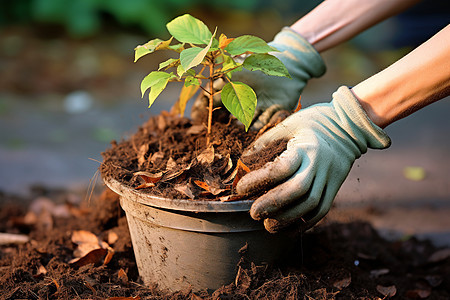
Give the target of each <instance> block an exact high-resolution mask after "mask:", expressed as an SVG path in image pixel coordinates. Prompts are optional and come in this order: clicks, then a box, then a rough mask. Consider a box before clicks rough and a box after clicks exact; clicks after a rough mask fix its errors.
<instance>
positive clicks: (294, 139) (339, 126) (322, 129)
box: [236, 87, 391, 232]
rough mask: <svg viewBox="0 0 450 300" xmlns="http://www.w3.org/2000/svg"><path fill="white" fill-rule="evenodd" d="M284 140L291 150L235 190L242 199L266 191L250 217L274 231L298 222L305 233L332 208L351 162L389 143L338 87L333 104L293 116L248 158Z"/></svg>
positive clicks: (351, 97) (352, 98)
mask: <svg viewBox="0 0 450 300" xmlns="http://www.w3.org/2000/svg"><path fill="white" fill-rule="evenodd" d="M283 139H288V140H289V142H288V144H287V149H286V150H285V151H284V152H283V153H282V154H280V155H279V156H278V157H277V158H276V159H275V160H274V161H273V162H269V163H267V164H265V165H264V166H263V167H262V168H261V169H258V170H255V171H253V172H250V173H248V174H246V175H245V176H244V177H242V179H241V180H240V181H239V182H238V184H237V187H236V188H237V192H238V193H239V194H244V195H245V194H250V193H252V192H253V191H255V190H268V191H267V193H265V194H264V195H262V196H261V197H260V198H258V199H257V200H256V201H255V202H254V203H253V205H252V207H251V210H250V214H251V216H252V218H254V219H256V220H261V219H264V226H265V227H266V229H267V230H268V231H270V232H276V231H278V230H279V229H280V228H282V227H285V226H287V225H290V224H292V223H294V222H301V223H299V224H301V227H302V228H303V229H304V230H306V229H308V228H310V227H312V226H313V225H314V224H315V223H317V222H318V221H319V220H320V219H321V218H322V217H324V216H325V214H326V213H327V212H328V210H329V209H330V207H331V204H332V202H333V199H334V197H335V196H336V194H337V192H338V190H339V188H340V186H341V185H342V183H343V182H344V180H345V178H346V177H347V175H348V173H349V171H350V168H351V166H352V164H353V162H354V161H355V160H356V159H357V158H359V157H360V156H361V154H363V153H365V152H366V151H367V148H374V149H384V148H387V147H389V146H390V143H391V140H390V138H389V137H388V136H387V134H386V133H385V132H384V131H383V130H382V129H381V128H380V127H378V126H377V125H375V124H374V123H373V122H372V121H371V120H370V119H369V117H368V116H367V115H366V113H365V111H364V109H363V108H362V107H361V105H360V104H359V102H358V100H357V99H356V98H355V96H354V95H353V93H352V92H351V91H350V90H349V89H348V88H347V87H340V88H339V89H338V90H337V91H336V92H335V93H334V94H333V100H332V101H331V102H330V103H324V104H317V105H314V106H311V107H309V108H306V109H303V110H300V111H298V112H296V113H294V114H292V115H291V116H290V117H288V118H287V119H285V120H284V121H283V122H281V123H280V124H278V125H277V126H275V127H274V128H272V129H270V130H269V131H267V132H266V133H264V134H263V135H262V136H261V137H260V138H258V139H257V140H256V141H255V143H254V144H253V145H252V146H251V147H250V148H249V149H248V150H247V151H246V152H245V153H244V156H246V155H252V154H255V153H258V152H260V151H264V149H265V147H267V145H269V144H270V143H271V142H273V141H277V140H283Z"/></svg>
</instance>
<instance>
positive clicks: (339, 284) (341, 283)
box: [333, 274, 352, 290]
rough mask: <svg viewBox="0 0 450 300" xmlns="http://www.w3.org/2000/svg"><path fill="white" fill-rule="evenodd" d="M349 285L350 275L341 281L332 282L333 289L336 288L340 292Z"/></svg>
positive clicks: (350, 281)
mask: <svg viewBox="0 0 450 300" xmlns="http://www.w3.org/2000/svg"><path fill="white" fill-rule="evenodd" d="M350 283H352V277H351V275H350V274H348V276H347V277H345V278H343V279H341V280H338V281H336V282H334V283H333V286H334V287H335V288H337V289H338V290H342V289H343V288H346V287H348V286H349V285H350Z"/></svg>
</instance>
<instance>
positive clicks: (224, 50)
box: [134, 14, 291, 145]
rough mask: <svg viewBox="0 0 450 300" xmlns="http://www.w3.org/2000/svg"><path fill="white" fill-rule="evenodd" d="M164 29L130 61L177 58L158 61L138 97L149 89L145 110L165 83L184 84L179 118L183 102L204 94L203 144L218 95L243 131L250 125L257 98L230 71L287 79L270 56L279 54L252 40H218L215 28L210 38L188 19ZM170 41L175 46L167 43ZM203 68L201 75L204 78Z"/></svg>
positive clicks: (203, 28) (223, 37)
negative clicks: (164, 55)
mask: <svg viewBox="0 0 450 300" xmlns="http://www.w3.org/2000/svg"><path fill="white" fill-rule="evenodd" d="M166 27H167V29H168V31H169V33H170V34H171V35H172V36H171V37H170V39H168V40H161V39H154V40H151V41H149V42H147V43H146V44H144V45H140V46H137V47H136V48H135V60H134V61H135V62H136V61H137V60H138V59H139V58H141V57H142V56H144V55H147V54H149V53H153V52H155V51H157V50H171V51H174V52H175V53H177V54H179V57H178V58H170V59H168V60H166V61H164V62H161V63H160V64H159V69H158V71H153V72H151V73H150V74H148V75H147V76H146V77H145V78H144V79H143V80H142V83H141V93H142V97H144V95H145V93H146V92H147V91H148V90H149V89H150V91H149V94H148V99H149V107H150V106H151V105H152V104H153V102H154V101H155V99H156V98H157V97H158V96H159V94H160V93H161V92H162V91H163V90H164V89H165V88H166V86H167V83H168V82H169V81H184V86H183V88H182V90H181V93H180V98H179V100H178V102H177V103H176V105H177V107H178V109H177V110H178V112H180V114H183V113H184V109H185V107H186V103H187V101H188V100H189V99H190V98H192V97H193V96H194V94H195V93H196V92H197V90H198V89H199V88H201V89H203V90H204V91H205V92H206V93H207V95H208V98H209V105H208V108H207V109H208V124H207V145H209V139H210V134H211V124H212V113H213V98H214V95H215V94H217V93H220V95H221V101H222V103H223V105H224V106H225V108H226V109H228V111H229V112H230V113H231V114H233V115H234V116H235V117H236V118H237V119H238V120H239V121H241V122H242V123H243V124H244V125H245V130H246V131H247V130H248V128H249V127H250V124H251V122H252V119H253V115H254V113H255V109H256V103H257V99H256V94H255V92H254V90H253V89H252V88H251V87H249V86H248V85H246V84H245V83H242V82H239V81H234V80H232V73H233V72H236V71H242V70H243V68H245V69H247V70H249V71H255V70H259V71H262V72H263V73H265V74H267V75H274V76H284V77H288V78H291V77H290V75H289V72H288V71H287V69H286V67H285V66H284V65H283V63H282V62H281V61H280V60H279V59H278V58H276V57H275V56H273V55H271V54H269V52H274V51H278V50H277V49H275V48H273V47H271V46H269V45H268V44H267V43H266V42H265V41H263V40H262V39H260V38H258V37H256V36H251V35H243V36H240V37H237V38H228V37H227V36H226V35H224V34H220V36H219V38H218V39H217V38H216V33H217V27H216V29H215V30H214V33H211V31H210V30H209V29H208V27H207V26H206V25H205V24H204V23H203V22H202V21H200V20H198V19H196V18H194V17H192V16H191V15H189V14H185V15H183V16H180V17H177V18H175V19H174V20H172V21H170V22H169V23H168V24H167V25H166ZM174 38H175V39H176V40H178V41H179V42H180V43H176V44H172V41H173V39H174ZM243 58H245V59H244V60H243ZM242 60H243V61H242ZM170 69H172V71H171V72H169V70H170ZM205 69H206V70H207V74H206V75H204V74H203V73H204V71H205ZM219 78H222V79H223V80H224V81H225V82H227V83H226V84H225V85H224V86H223V88H222V90H220V91H214V88H213V83H214V81H215V80H217V79H219ZM203 81H206V84H207V85H209V89H208V88H207V87H204V86H202V83H203Z"/></svg>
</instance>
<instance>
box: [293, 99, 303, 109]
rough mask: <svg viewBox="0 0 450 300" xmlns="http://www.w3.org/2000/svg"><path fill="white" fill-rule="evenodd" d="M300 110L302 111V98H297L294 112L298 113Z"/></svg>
mask: <svg viewBox="0 0 450 300" xmlns="http://www.w3.org/2000/svg"><path fill="white" fill-rule="evenodd" d="M300 109H302V96H301V95H300V97H298V102H297V107H296V108H295V109H294V112H298V111H299V110H300Z"/></svg>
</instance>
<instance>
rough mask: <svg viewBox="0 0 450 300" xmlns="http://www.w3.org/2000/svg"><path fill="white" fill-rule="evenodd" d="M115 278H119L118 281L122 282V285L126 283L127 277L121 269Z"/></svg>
mask: <svg viewBox="0 0 450 300" xmlns="http://www.w3.org/2000/svg"><path fill="white" fill-rule="evenodd" d="M117 277H119V279H120V281H122V282H123V283H126V282H128V275H127V273H126V272H125V271H124V270H123V269H120V270H119V272H118V274H117Z"/></svg>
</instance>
